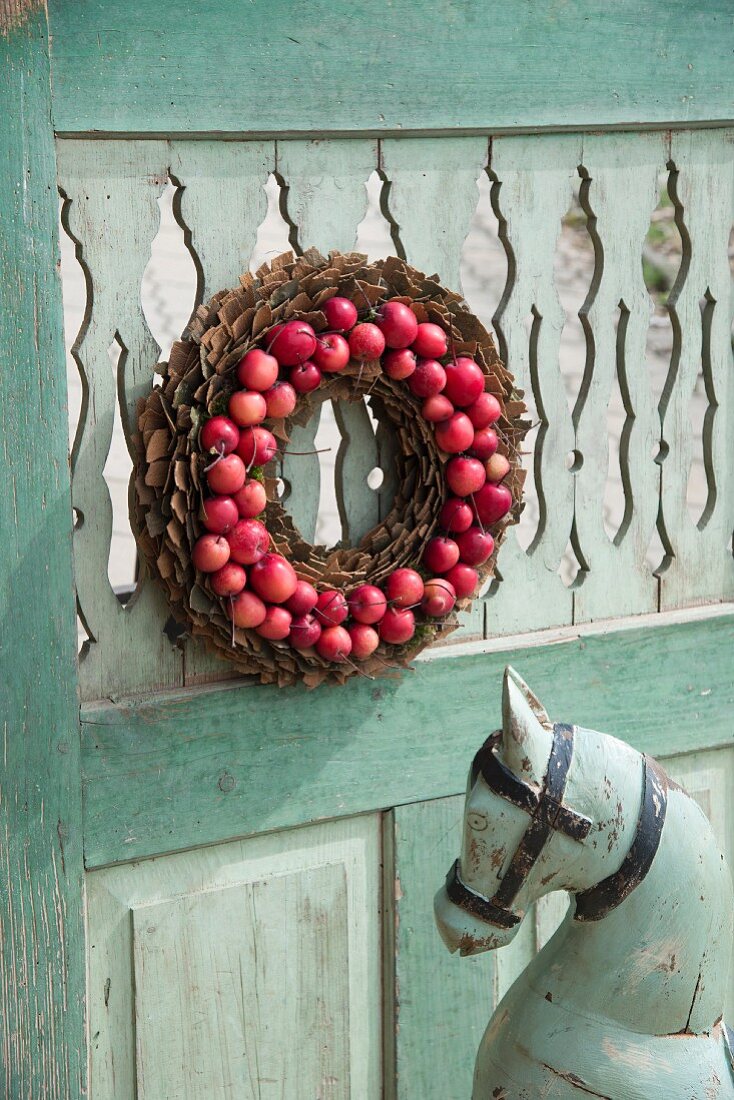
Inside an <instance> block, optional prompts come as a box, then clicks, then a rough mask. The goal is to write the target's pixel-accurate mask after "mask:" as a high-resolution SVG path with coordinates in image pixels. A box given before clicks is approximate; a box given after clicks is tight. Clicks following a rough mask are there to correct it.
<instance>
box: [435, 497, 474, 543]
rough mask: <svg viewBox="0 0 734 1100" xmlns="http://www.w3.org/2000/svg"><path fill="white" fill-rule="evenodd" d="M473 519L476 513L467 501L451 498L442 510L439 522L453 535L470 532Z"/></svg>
mask: <svg viewBox="0 0 734 1100" xmlns="http://www.w3.org/2000/svg"><path fill="white" fill-rule="evenodd" d="M473 519H474V513H473V512H472V510H471V508H470V507H469V505H468V504H467V502H466V501H465V500H459V498H458V497H449V499H448V500H447V501H446V503H445V504H444V506H443V508H442V509H441V512H440V514H439V517H438V522H439V523H440V524H441V526H442V527H443V528H445V530H446V531H448V533H449V534H450V535H451V534H460V533H461V532H462V531H468V530H469V528H470V527H471V525H472V520H473Z"/></svg>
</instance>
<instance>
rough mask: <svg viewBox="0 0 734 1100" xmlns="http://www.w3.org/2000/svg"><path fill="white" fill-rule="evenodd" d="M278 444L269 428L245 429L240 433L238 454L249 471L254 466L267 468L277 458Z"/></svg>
mask: <svg viewBox="0 0 734 1100" xmlns="http://www.w3.org/2000/svg"><path fill="white" fill-rule="evenodd" d="M277 451H278V444H277V441H276V439H275V436H274V435H273V433H272V432H269V431H268V429H267V428H244V429H243V430H242V431H241V432H240V441H239V443H238V444H237V454H238V455H239V456H240V458H241V459H242V461H243V462H244V464H245V466H247V468H248V470H249V469H250V468H251V467H252V466H265V465H267V463H268V462H270V460H271V459H273V458H275V455H276V453H277Z"/></svg>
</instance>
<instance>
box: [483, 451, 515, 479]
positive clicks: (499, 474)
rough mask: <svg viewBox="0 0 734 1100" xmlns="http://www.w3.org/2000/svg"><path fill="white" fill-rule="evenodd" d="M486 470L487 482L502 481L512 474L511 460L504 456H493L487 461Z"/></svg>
mask: <svg viewBox="0 0 734 1100" xmlns="http://www.w3.org/2000/svg"><path fill="white" fill-rule="evenodd" d="M484 469H485V470H486V471H487V481H494V482H499V481H502V480H503V479H504V478H506V477H507V475H508V474H509V472H510V460H509V459H508V458H505V456H504V455H497V454H495V455H492V457H491V458H488V459H487V461H486V463H485V465H484Z"/></svg>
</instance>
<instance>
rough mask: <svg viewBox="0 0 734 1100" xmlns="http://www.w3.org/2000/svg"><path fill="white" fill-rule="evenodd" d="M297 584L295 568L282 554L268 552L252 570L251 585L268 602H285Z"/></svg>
mask: <svg viewBox="0 0 734 1100" xmlns="http://www.w3.org/2000/svg"><path fill="white" fill-rule="evenodd" d="M297 585H298V577H297V576H296V571H295V569H294V568H293V566H292V565H291V563H290V562H289V561H286V559H285V558H283V557H281V555H280V554H266V555H265V557H264V558H261V559H260V561H258V562H257V563H256V564H255V565H253V567H252V569H251V570H250V586H251V587H252V588H254V589H255V591H256V592H257V594H258V596H261V597H262V599H263V600H267V602H268V603H285V601H286V600H289V599H290V598H291V596H292V595H293V593H294V592H295V590H296V587H297Z"/></svg>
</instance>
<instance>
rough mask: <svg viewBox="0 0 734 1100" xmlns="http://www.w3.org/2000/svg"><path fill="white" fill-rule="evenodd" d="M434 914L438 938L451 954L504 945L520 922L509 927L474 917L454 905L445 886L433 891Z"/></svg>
mask: <svg viewBox="0 0 734 1100" xmlns="http://www.w3.org/2000/svg"><path fill="white" fill-rule="evenodd" d="M433 915H434V917H435V920H436V926H437V927H438V931H439V934H440V936H441V939H442V940H443V942H444V943H445V945H446V947H447V948H448V949H449V951H450V952H451V954H452V955H453V954H454V952H455V951H458V952H459V953H460V954H461V955H480V954H481V953H482V952H483V951H495V950H496V949H497V948H498V947H504V946H505V945H506V944H508V943H510V942H511V941H512V940H513V939H514V936H515V933H516V931H517V929H518V928H519V923H518V924H516V925H513V926H512V927H511V928H500V927H497V926H495V925H493V924H488V923H487V922H486V921H483V920H481V919H480V918H479V917H476V916H475V915H474V914H473V913H469V912H467V911H466V910H465V909H462V908H461V907H460V906H458V905H456V904H455V902H453V901H452V900H451V898H450V897H449V895H448V892H447V890H446V887H445V886H442V887H441V889H440V890H439V891H438V893H437V894H436V897H435V899H434V902H433Z"/></svg>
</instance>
